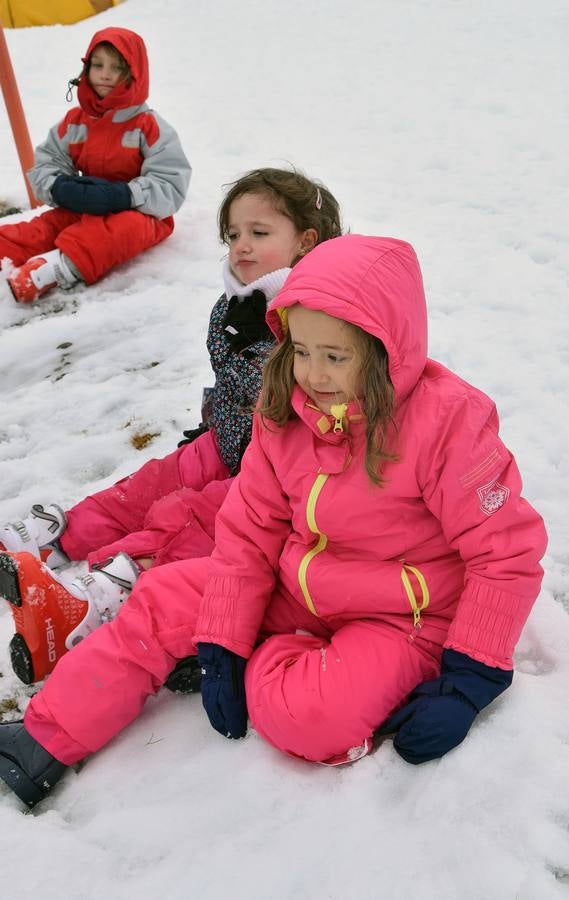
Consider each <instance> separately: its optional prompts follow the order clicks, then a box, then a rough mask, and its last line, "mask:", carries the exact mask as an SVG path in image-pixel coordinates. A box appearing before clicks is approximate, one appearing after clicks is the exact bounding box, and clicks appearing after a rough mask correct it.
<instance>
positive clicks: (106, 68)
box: [88, 44, 125, 99]
mask: <svg viewBox="0 0 569 900" xmlns="http://www.w3.org/2000/svg"><path fill="white" fill-rule="evenodd" d="M124 75H125V69H124V66H123V64H122V63H121V61H120V59H119V57H118V56H116V55H115V54H114V53H110V52H109V51H108V50H107V48H106V47H102V46H101V45H100V44H97V46H96V47H95V49H94V50H93V52H92V53H91V56H90V59H89V75H88V78H89V83H90V84H91V86H92V88H93V90H94V91H95V93H96V94H97V96H99V97H101V99H102V98H103V97H106V96H107V94H110V92H111V91H112V89H113V88H114V87H115V85H117V84H118V83H119V81H121V79H122V78H124Z"/></svg>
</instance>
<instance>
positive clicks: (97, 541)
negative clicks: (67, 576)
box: [60, 431, 233, 565]
mask: <svg viewBox="0 0 569 900" xmlns="http://www.w3.org/2000/svg"><path fill="white" fill-rule="evenodd" d="M232 481H233V479H231V478H229V469H228V468H227V466H226V465H225V463H223V462H222V460H221V457H220V455H219V451H218V449H217V444H216V441H215V437H214V434H213V432H211V431H206V432H205V433H204V434H202V435H200V436H199V437H198V438H197V439H196V440H195V441H193V442H192V443H191V444H184V445H183V446H182V447H180V448H178V450H175V451H174V452H173V453H170V454H169V455H168V456H165V457H164V458H163V459H151V460H149V462H147V463H146V464H145V465H143V466H142V467H141V468H140V469H138V471H137V472H134V474H132V475H129V476H128V477H127V478H123V479H122V480H121V481H118V482H117V483H116V484H113V485H112V486H111V487H109V488H107V489H106V490H103V491H99V492H98V493H97V494H93V495H92V496H90V497H86V498H85V499H84V500H82V501H81V502H80V503H78V504H77V505H76V506H74V507H73V508H72V509H70V510H68V511H67V528H66V529H65V532H64V533H63V535H62V537H61V541H60V543H61V546H62V548H63V550H64V552H65V553H66V554H67V556H68V557H69V558H70V559H73V560H82V559H87V560H88V561H89V564H90V565H94V564H97V563H101V562H104V561H105V560H106V559H108V558H109V557H110V556H115V555H116V554H117V553H119V552H120V551H123V552H125V553H128V554H129V555H130V556H132V557H133V558H135V559H136V558H138V557H152V558H153V559H154V565H163V564H164V563H166V562H174V561H176V560H179V559H189V558H192V557H195V556H209V555H210V553H211V552H212V550H213V546H214V524H215V516H216V514H217V511H218V510H219V507H220V506H221V504H222V503H223V500H224V499H225V496H226V494H227V491H228V490H229V488H230V486H231V483H232Z"/></svg>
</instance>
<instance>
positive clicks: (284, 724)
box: [245, 635, 373, 762]
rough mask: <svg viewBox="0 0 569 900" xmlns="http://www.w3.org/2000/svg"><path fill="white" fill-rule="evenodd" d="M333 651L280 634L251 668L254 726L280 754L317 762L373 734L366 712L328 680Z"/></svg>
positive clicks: (249, 693) (309, 638)
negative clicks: (328, 656)
mask: <svg viewBox="0 0 569 900" xmlns="http://www.w3.org/2000/svg"><path fill="white" fill-rule="evenodd" d="M327 647H328V645H327V642H326V641H324V640H322V639H320V638H316V637H313V636H309V635H306V636H305V635H275V636H273V637H271V638H269V639H268V640H267V641H265V642H264V643H263V644H262V645H261V646H260V647H259V648H258V649H257V650H256V651H255V653H254V654H253V656H252V657H251V659H250V660H249V662H248V664H247V669H246V678H245V683H246V693H247V707H248V711H249V717H250V719H251V723H252V725H253V727H254V728H255V729H256V731H258V733H259V734H260V735H261V736H262V737H264V738H265V739H266V740H267V741H268V742H269V743H270V744H272V745H273V746H274V747H276V748H277V749H279V750H283V751H284V752H285V753H289V754H293V755H294V756H300V757H303V758H304V759H308V760H311V761H313V762H321V761H324V760H327V759H330V758H331V757H334V756H336V755H338V754H343V753H345V752H346V751H348V750H350V749H351V748H352V747H357V746H361V745H362V744H363V742H364V740H366V739H367V738H370V737H371V735H372V733H373V727H372V726H371V724H370V721H369V718H368V717H367V716H366V713H365V711H364V709H362V708H359V709H358V704H357V702H356V703H354V704H351V703H349V702H347V699H348V698H347V697H346V696H345V694H344V692H343V690H342V689H341V688H340V689H339V690H338V691H337V692H336V691H335V689H334V684H335V683H336V679H335V678H333V677H332V678H331V679H330V678H327V675H326V666H327V662H326V654H327ZM327 682H328V683H327Z"/></svg>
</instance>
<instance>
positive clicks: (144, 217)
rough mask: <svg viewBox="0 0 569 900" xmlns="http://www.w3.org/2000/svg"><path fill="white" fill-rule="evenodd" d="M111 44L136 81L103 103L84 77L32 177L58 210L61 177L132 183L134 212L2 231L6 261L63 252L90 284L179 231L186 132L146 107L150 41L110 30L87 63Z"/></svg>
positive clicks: (186, 171) (50, 217)
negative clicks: (181, 135)
mask: <svg viewBox="0 0 569 900" xmlns="http://www.w3.org/2000/svg"><path fill="white" fill-rule="evenodd" d="M104 41H107V42H109V43H111V44H112V45H113V46H114V47H115V48H116V49H117V50H118V51H119V53H121V54H122V55H123V56H124V58H125V59H126V61H127V63H128V64H129V66H130V69H131V72H132V79H131V81H130V82H129V83H128V84H127V83H126V82H124V81H123V82H120V83H119V84H118V85H117V86H116V87H115V88H114V89H113V90H112V91H111V92H110V93H109V94H108V96H107V97H104V98H100V97H98V96H97V94H96V93H95V91H94V90H93V88H92V87H91V85H90V84H89V80H88V78H87V75H86V74H85V73H83V74H82V75H81V79H80V82H79V89H78V100H79V106H77V107H74V108H73V109H71V110H70V111H69V112H68V113H67V115H66V116H65V117H64V118H63V119H62V121H61V122H59V123H58V124H57V125H55V126H54V127H53V128H52V129H51V130H50V132H49V135H48V137H47V139H46V140H45V141H44V143H43V144H40V146H39V147H37V148H36V152H35V161H34V166H33V168H32V169H31V170H30V172H29V173H28V174H29V178H30V183H31V185H32V188H33V190H34V194H35V195H36V197H37V198H38V200H41V201H42V202H44V203H47V204H49V205H50V206H53V205H54V201H53V198H52V196H51V188H52V185H53V183H54V181H55V179H56V178H57V176H58V175H71V176H76V175H78V174H82V175H87V176H89V175H91V176H97V177H99V178H106V179H108V180H109V181H122V182H126V183H127V184H128V187H129V190H130V194H131V203H132V208H131V209H128V210H125V211H123V212H116V213H110V214H108V215H103V216H98V215H87V214H80V213H76V212H72V211H71V210H68V209H64V208H63V207H57V208H56V209H51V210H49V211H48V212H45V213H42V214H41V215H39V216H36V217H35V218H33V219H31V220H30V221H29V222H18V223H16V224H14V225H2V226H1V227H0V260H1V259H2V257H5V256H6V257H9V258H10V259H11V260H12V262H13V263H14V264H15V265H16V266H19V265H22V263H24V262H26V260H27V259H29V257H30V256H35V255H37V254H40V253H45V252H47V251H49V250H53V249H54V248H55V247H57V248H58V249H59V250H61V252H62V253H63V254H65V256H66V257H67V258H68V259H70V260H71V262H72V263H73V265H74V267H75V269H76V270H77V271H78V272H79V273H80V275H81V277H82V279H83V281H85V282H86V283H87V284H93V282H95V281H98V280H99V279H100V278H101V277H102V276H103V275H105V274H106V273H107V272H108V271H109V270H110V269H112V268H113V267H114V266H116V265H118V264H119V263H124V262H126V261H127V260H129V259H132V257H134V256H136V255H137V254H139V253H142V251H143V250H147V249H148V248H149V247H153V246H154V245H155V244H158V243H159V242H160V241H163V240H164V239H165V238H167V237H169V236H170V235H171V234H172V231H173V230H174V219H173V215H174V213H175V212H176V211H177V210H178V209H179V208H180V206H181V205H182V203H183V202H184V198H185V196H186V193H187V190H188V184H189V181H190V173H191V167H190V164H189V163H188V160H187V159H186V156H185V154H184V151H183V150H182V147H181V145H180V141H179V139H178V135H177V134H176V132H175V131H174V129H173V128H172V126H171V125H169V124H168V123H167V122H166V121H165V120H164V119H162V118H161V116H159V115H158V114H157V113H156V112H155V111H154V110H151V109H149V108H148V106H147V105H146V102H145V101H146V99H147V97H148V90H149V74H148V58H147V55H146V47H145V45H144V41H143V40H142V38H141V37H140V35H138V34H136V33H135V32H133V31H129V30H128V29H127V28H104V29H102V30H101V31H98V32H97V33H96V34H95V35H93V38H92V39H91V42H90V44H89V47H88V48H87V53H86V55H85V58H84V60H83V62H85V61H87V60H88V59H89V57H90V55H91V53H92V51H93V49H94V48H95V47H96V45H97V44H99V43H101V42H104Z"/></svg>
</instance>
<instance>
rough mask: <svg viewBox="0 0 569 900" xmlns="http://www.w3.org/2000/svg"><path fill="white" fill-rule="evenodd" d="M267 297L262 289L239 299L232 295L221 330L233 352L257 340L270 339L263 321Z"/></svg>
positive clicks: (269, 330)
mask: <svg viewBox="0 0 569 900" xmlns="http://www.w3.org/2000/svg"><path fill="white" fill-rule="evenodd" d="M266 314H267V298H266V297H265V295H264V293H263V292H262V291H253V293H252V294H250V295H249V296H248V297H243V298H242V299H241V300H240V299H239V298H238V297H232V298H231V300H230V301H229V305H228V307H227V313H226V315H225V319H224V321H223V330H224V332H225V336H226V338H227V340H228V341H229V346H230V348H231V350H232V351H233V353H241V351H242V350H245V348H246V347H250V346H251V344H255V343H256V342H257V341H271V340H273V335H272V332H271V329H270V328H269V326H268V325H267V323H266V322H265V316H266Z"/></svg>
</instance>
